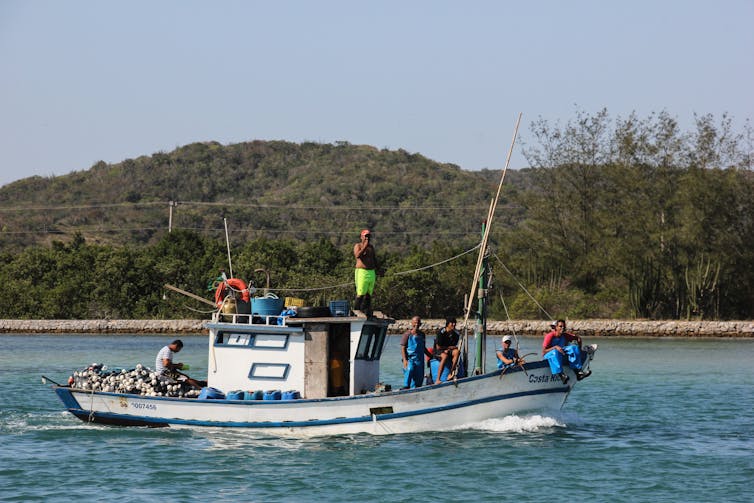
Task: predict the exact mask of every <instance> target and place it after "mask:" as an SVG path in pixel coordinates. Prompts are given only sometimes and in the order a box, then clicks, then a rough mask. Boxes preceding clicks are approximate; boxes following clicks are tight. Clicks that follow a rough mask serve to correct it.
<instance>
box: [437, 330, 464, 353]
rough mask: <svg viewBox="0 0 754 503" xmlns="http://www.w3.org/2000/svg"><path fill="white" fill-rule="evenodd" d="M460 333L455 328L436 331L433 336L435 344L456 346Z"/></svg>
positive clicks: (442, 346) (444, 346) (445, 346)
mask: <svg viewBox="0 0 754 503" xmlns="http://www.w3.org/2000/svg"><path fill="white" fill-rule="evenodd" d="M460 337H461V334H459V333H458V331H457V330H451V331H450V332H447V331H446V330H445V329H444V328H443V329H442V330H440V331H439V332H437V337H435V346H437V347H439V348H447V347H448V346H458V340H459V339H460Z"/></svg>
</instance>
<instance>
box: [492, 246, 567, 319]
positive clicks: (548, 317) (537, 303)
mask: <svg viewBox="0 0 754 503" xmlns="http://www.w3.org/2000/svg"><path fill="white" fill-rule="evenodd" d="M492 256H493V257H495V259H497V261H498V262H500V265H501V266H503V269H505V271H506V272H507V273H508V274H510V275H511V278H513V280H514V281H515V282H516V283H517V284H518V286H519V287H520V288H521V290H523V291H524V292H525V293H526V295H528V296H529V298H530V299H531V300H532V301H534V303H535V304H536V305H537V307H538V308H539V310H540V311H542V312H543V313H544V314H545V316H546V317H547V319H549V320H551V319H552V315H550V313H548V312H547V309H545V308H544V307H542V304H540V303H539V302H537V299H535V298H534V296H533V295H532V294H531V293H529V290H527V289H526V287H525V286H524V285H523V283H521V281H519V279H518V278H517V277H516V275H515V274H513V272H511V270H510V269H508V267H507V266H506V265H505V264H504V263H503V261H502V260H500V257H498V256H497V254H495V253H493V254H492ZM500 298H501V299H502V296H501V297H500ZM506 314H507V309H506ZM509 319H510V318H509Z"/></svg>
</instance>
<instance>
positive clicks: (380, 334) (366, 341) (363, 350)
mask: <svg viewBox="0 0 754 503" xmlns="http://www.w3.org/2000/svg"><path fill="white" fill-rule="evenodd" d="M386 335H387V326H379V325H364V327H363V328H362V329H361V337H360V338H359V345H358V347H357V349H356V359H357V360H379V359H380V356H382V347H383V346H384V342H385V336H386Z"/></svg>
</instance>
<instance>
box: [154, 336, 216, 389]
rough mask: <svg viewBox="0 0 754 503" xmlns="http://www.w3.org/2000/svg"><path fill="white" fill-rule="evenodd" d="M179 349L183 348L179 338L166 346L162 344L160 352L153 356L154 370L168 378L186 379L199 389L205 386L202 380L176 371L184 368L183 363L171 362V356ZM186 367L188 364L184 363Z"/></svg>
mask: <svg viewBox="0 0 754 503" xmlns="http://www.w3.org/2000/svg"><path fill="white" fill-rule="evenodd" d="M181 349H183V341H182V340H180V339H176V340H174V341H173V342H171V343H170V344H168V345H167V346H163V348H162V349H161V350H160V352H159V353H157V358H155V361H154V371H155V372H157V374H159V375H162V376H165V377H168V378H169V379H173V380H175V381H186V382H187V383H189V384H190V385H191V386H193V387H194V388H197V389H201V388H203V387H205V386H207V383H206V382H204V381H197V380H195V379H191V378H190V377H189V376H187V375H186V374H183V373H181V372H178V369H182V368H184V365H183V363H173V356H174V354H175V353H178V352H179V351H180V350H181ZM186 367H188V365H186Z"/></svg>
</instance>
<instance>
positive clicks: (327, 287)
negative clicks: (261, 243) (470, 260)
mask: <svg viewBox="0 0 754 503" xmlns="http://www.w3.org/2000/svg"><path fill="white" fill-rule="evenodd" d="M480 246H481V243H480V244H477V245H476V246H474V247H473V248H469V249H468V250H466V251H464V252H461V253H459V254H458V255H455V256H453V257H450V258H448V259H445V260H441V261H440V262H435V263H434V264H430V265H426V266H423V267H417V268H415V269H409V270H406V271H400V272H396V273H392V274H387V275H386V276H385V277H388V278H389V277H392V276H403V275H406V274H413V273H415V272H419V271H424V270H427V269H431V268H433V267H437V266H440V265H443V264H446V263H448V262H451V261H453V260H457V259H459V258H461V257H463V256H464V255H467V254H469V253H471V252H473V251H475V250H477V249H479V247H480ZM351 285H353V282H352V281H349V282H347V283H339V284H337V285H330V286H320V287H314V288H271V289H270V290H275V291H278V292H316V291H321V290H330V289H335V288H343V287H347V286H351Z"/></svg>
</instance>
